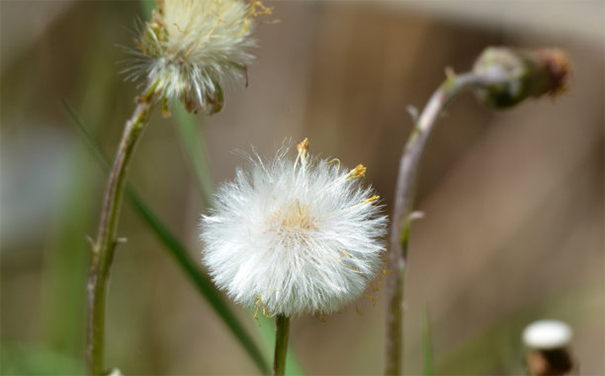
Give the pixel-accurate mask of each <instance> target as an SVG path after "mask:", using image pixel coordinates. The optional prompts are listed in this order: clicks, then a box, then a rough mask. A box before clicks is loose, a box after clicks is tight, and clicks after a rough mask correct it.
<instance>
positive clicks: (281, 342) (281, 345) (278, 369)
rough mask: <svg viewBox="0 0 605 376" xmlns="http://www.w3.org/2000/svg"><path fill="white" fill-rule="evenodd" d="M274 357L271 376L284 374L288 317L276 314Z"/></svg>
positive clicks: (288, 327) (282, 375) (288, 326)
mask: <svg viewBox="0 0 605 376" xmlns="http://www.w3.org/2000/svg"><path fill="white" fill-rule="evenodd" d="M275 326H276V329H275V357H274V360H273V376H284V375H285V374H286V356H287V353H288V336H289V332H290V318H289V317H288V316H284V315H278V316H277V317H276V318H275Z"/></svg>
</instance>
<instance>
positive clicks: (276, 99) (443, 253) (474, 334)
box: [0, 1, 605, 375]
mask: <svg viewBox="0 0 605 376" xmlns="http://www.w3.org/2000/svg"><path fill="white" fill-rule="evenodd" d="M428 3H429V4H428V5H426V6H425V7H423V5H422V4H419V3H416V4H415V5H413V6H411V5H410V6H408V5H406V4H404V3H399V2H388V3H375V2H369V1H368V2H348V1H347V2H336V1H334V2H318V1H317V2H316V1H313V2H311V1H309V2H307V1H292V2H275V3H273V4H271V5H274V6H275V12H274V15H273V16H272V17H273V18H274V19H278V20H280V21H281V23H278V24H262V25H260V26H259V27H258V28H257V33H256V35H257V37H258V41H259V48H258V49H257V50H256V51H255V54H256V56H257V60H256V63H255V64H254V65H253V66H251V67H250V69H249V72H250V78H249V81H250V86H249V87H248V88H246V89H245V90H238V91H234V92H231V93H228V95H227V102H226V106H225V109H224V110H223V112H222V113H220V114H218V115H216V116H214V117H211V118H202V117H198V118H197V119H198V121H199V127H200V135H201V134H202V133H203V134H204V136H205V137H206V143H207V145H208V154H209V157H210V160H211V170H212V171H213V175H214V181H215V183H219V182H221V181H224V180H225V179H229V178H231V177H232V176H233V174H234V168H235V166H236V165H240V164H242V163H243V162H244V161H243V160H242V159H241V157H239V156H237V155H236V154H234V153H232V151H233V150H234V149H242V150H249V149H250V145H254V146H255V148H256V149H257V151H258V152H259V153H260V154H264V155H268V156H270V155H272V154H273V153H274V152H275V150H276V149H277V147H279V146H280V145H281V143H282V142H283V140H284V139H285V138H286V137H292V138H293V139H294V140H298V139H301V138H303V137H308V138H309V139H310V140H311V149H312V151H313V152H314V153H321V154H322V155H324V156H328V155H330V156H337V157H339V158H340V160H341V161H342V163H343V164H344V165H347V166H354V165H356V164H357V163H359V162H363V163H364V164H365V165H366V166H368V181H370V182H372V184H374V185H375V187H376V188H377V190H378V191H379V192H380V194H381V196H382V197H383V198H384V199H385V201H386V203H387V205H389V204H390V203H391V202H392V194H393V188H394V182H395V174H396V171H397V163H398V158H399V155H400V152H401V149H402V146H403V144H404V142H405V139H406V136H407V134H408V133H409V132H410V129H411V126H412V121H411V119H410V116H409V115H408V113H407V111H406V106H407V105H414V106H416V107H418V108H419V109H420V108H421V107H422V105H423V104H424V103H425V102H426V100H427V99H428V97H429V96H430V94H431V92H432V91H433V90H434V89H435V88H436V87H437V85H438V84H439V83H440V82H441V81H442V80H443V78H444V73H443V72H444V68H445V67H447V66H451V67H452V68H454V69H455V70H456V71H464V70H466V69H469V68H470V67H471V66H472V63H473V60H474V58H475V57H476V56H477V55H478V54H479V52H480V51H481V50H482V49H483V48H485V47H486V46H489V45H508V46H514V47H524V48H525V47H527V48H531V47H541V46H552V47H559V48H563V49H565V50H566V51H567V52H568V54H569V56H570V58H571V60H572V61H573V66H574V67H573V75H572V77H571V81H570V85H569V86H570V89H569V91H568V92H567V93H565V94H564V95H562V96H560V97H558V98H547V99H542V100H539V101H538V100H536V101H528V102H526V103H523V104H522V105H520V106H518V107H517V108H514V109H512V110H509V111H506V112H494V111H491V110H488V109H485V108H483V107H482V106H481V105H480V104H479V103H477V102H476V101H475V100H474V98H473V97H472V95H464V96H463V97H460V98H458V99H457V100H455V102H454V103H453V105H452V106H451V108H450V109H449V110H448V113H447V116H446V117H444V119H442V121H441V123H440V124H439V125H438V126H437V128H436V132H435V133H434V135H433V136H432V139H431V140H430V142H429V145H428V149H427V151H426V153H425V156H424V160H423V162H422V164H421V170H420V171H421V172H420V179H419V182H418V184H417V208H418V210H421V211H423V212H424V213H425V218H424V219H422V220H419V221H418V222H415V224H414V226H413V229H412V237H411V245H410V259H409V274H408V280H407V286H406V291H407V296H408V299H407V317H406V332H405V337H406V346H407V352H406V370H407V372H408V373H410V374H419V373H421V371H422V355H421V354H422V353H421V347H420V342H421V334H420V328H421V323H422V319H423V312H424V310H425V308H426V307H428V308H429V309H430V312H431V317H432V322H433V326H432V332H433V341H434V347H435V357H436V364H437V371H438V372H439V373H440V374H457V375H461V374H486V373H490V374H515V373H517V374H518V373H520V372H521V370H522V368H521V355H522V349H521V347H520V341H519V335H520V332H521V329H522V327H523V326H524V325H525V324H527V323H529V322H530V321H532V320H534V319H538V318H558V319H563V320H566V321H568V322H569V323H570V324H571V325H572V327H574V329H575V338H574V349H575V352H576V355H577V358H578V362H579V364H580V372H581V374H586V375H597V374H604V373H605V366H604V365H603V354H604V353H605V339H604V331H605V321H604V316H605V304H604V303H605V301H604V300H605V285H604V283H605V280H604V266H605V264H604V261H605V260H604V243H603V241H604V237H603V235H604V234H603V231H604V220H603V215H604V211H603V208H604V207H603V205H604V201H603V192H604V158H603V151H604V143H603V129H604V128H603V125H604V124H603V119H604V110H603V104H604V101H605V91H604V87H603V82H604V78H605V77H604V47H603V46H604V43H603V42H604V40H603V34H604V24H603V17H604V16H603V14H604V10H605V5H604V4H603V3H602V2H600V1H593V2H590V1H586V2H578V3H577V4H575V5H571V2H554V1H540V2H505V1H494V2H487V3H490V5H486V4H483V5H480V6H479V5H477V4H479V2H457V3H459V6H458V8H459V9H458V10H457V11H455V12H454V13H451V12H450V10H451V8H452V7H451V6H450V5H451V4H450V5H447V6H446V5H445V3H454V2H453V1H452V2H437V1H434V2H428ZM439 3H443V4H444V5H443V9H440V7H439ZM565 4H567V5H565ZM0 6H1V32H2V33H1V47H2V54H1V55H2V60H1V73H0V74H1V76H0V77H1V80H2V82H1V91H0V95H1V99H2V103H1V113H0V114H1V126H2V130H1V144H0V145H1V149H0V150H1V192H2V196H1V198H2V201H1V205H2V206H1V214H0V216H1V230H2V232H1V236H2V238H1V257H2V258H1V273H2V275H1V293H2V294H1V322H0V324H1V325H0V330H1V341H2V342H1V343H2V350H3V354H2V362H3V363H4V368H3V369H2V372H3V373H6V374H10V373H19V372H24V371H20V370H19V369H17V368H13V369H10V368H7V367H8V366H7V364H11V365H12V364H16V363H18V360H17V359H16V358H15V357H14V356H16V355H14V354H28V353H35V352H40V351H42V352H45V351H48V352H49V354H52V357H53V359H55V358H60V359H62V361H63V360H65V362H66V363H69V362H70V360H69V359H79V360H78V361H76V362H75V363H74V362H72V363H73V364H72V363H70V364H72V365H71V366H73V367H76V369H78V368H77V367H79V366H80V365H81V361H82V359H83V353H84V348H83V343H84V319H85V314H86V312H85V305H84V299H85V291H86V290H85V280H86V272H87V267H88V254H87V252H88V246H87V243H86V241H85V237H86V235H94V233H95V229H96V225H97V222H96V221H97V220H98V215H97V213H98V209H99V207H100V204H101V200H102V195H103V189H104V186H105V176H104V175H103V173H102V171H101V169H100V168H99V167H98V165H97V163H96V162H95V161H94V159H93V158H92V156H91V155H90V153H89V151H88V150H87V149H86V148H85V147H84V145H83V143H82V142H81V139H80V138H79V136H78V135H77V132H76V130H75V128H74V126H73V124H72V120H71V119H70V117H69V115H68V114H67V112H66V111H65V109H64V108H63V106H62V105H61V102H60V99H62V98H63V99H66V100H67V101H68V102H69V103H70V104H71V105H72V106H73V107H74V108H75V109H76V111H77V112H78V113H79V114H80V116H81V117H82V119H83V120H84V122H85V123H86V124H87V125H88V126H89V127H90V128H91V129H92V130H93V132H94V134H95V135H96V136H97V137H98V138H99V139H100V140H101V142H102V145H103V147H104V150H105V151H106V152H107V153H108V154H113V152H114V149H115V146H116V144H117V141H118V137H119V134H120V132H121V129H122V126H123V123H124V121H125V119H126V118H127V117H128V116H129V114H130V111H132V109H133V98H134V96H135V95H136V93H137V89H136V84H133V83H130V82H122V80H123V77H122V76H120V74H119V71H120V70H121V69H123V68H124V67H125V66H127V63H123V62H122V63H116V62H119V61H121V60H124V59H126V58H127V57H128V56H127V54H126V53H125V52H124V51H123V50H122V49H120V48H118V47H116V45H124V46H131V45H132V44H131V40H132V32H133V30H134V25H135V19H136V18H137V17H138V18H140V19H142V18H143V17H144V16H143V15H142V8H141V6H140V3H138V2H133V1H128V2H109V1H102V2H101V1H99V2H70V1H56V2H55V1H44V2H33V1H20V2H12V1H11V2H9V1H3V2H1V3H0ZM476 7H477V8H481V9H484V10H485V13H481V14H480V15H479V17H480V18H479V19H478V18H477V16H476V13H477V12H476V10H477V9H474V8H476ZM446 8H447V11H446ZM553 9H554V10H553ZM466 10H468V12H467V11H466ZM599 12H600V13H599ZM466 13H468V14H466ZM515 14H517V15H519V16H518V17H517V18H515ZM595 14H600V16H598V17H597V16H595ZM586 15H592V18H586V17H585V16H586ZM557 17H559V18H560V19H561V20H563V19H565V21H564V22H563V21H561V25H560V27H558V25H559V24H558V23H557V22H559V21H558V19H557ZM595 17H596V22H595V21H594V20H595ZM589 21H590V22H589ZM570 25H571V26H570ZM173 123H174V119H168V120H165V119H162V117H161V116H160V114H159V112H158V113H156V114H154V116H153V117H152V120H151V124H150V126H149V127H148V129H147V131H146V134H145V135H144V138H143V141H142V142H141V145H140V147H139V149H138V150H137V153H136V155H135V158H134V159H135V160H134V163H133V166H132V168H131V174H130V180H131V181H132V182H133V184H134V185H135V186H136V187H137V188H138V189H139V191H140V192H141V194H142V195H143V197H144V198H145V199H146V200H147V202H148V203H149V204H150V205H151V206H152V207H153V209H154V210H156V212H157V213H158V214H159V215H160V216H161V217H162V219H163V220H164V221H165V222H166V223H168V224H169V226H170V228H171V229H172V230H173V231H175V232H176V233H177V234H178V235H179V237H180V238H181V239H182V240H183V241H184V242H185V243H186V244H187V245H188V248H189V250H190V251H191V252H192V253H194V257H195V258H197V259H199V256H198V255H199V252H200V244H199V242H198V240H197V227H198V218H199V215H200V213H201V212H202V211H203V207H202V204H201V201H200V199H199V197H198V196H197V193H196V190H195V186H194V183H193V178H192V176H191V171H190V170H189V168H188V163H187V161H186V156H185V153H184V149H183V148H182V145H181V142H180V140H179V138H178V137H177V132H176V130H175V127H174V124H173ZM387 210H389V208H387ZM389 211H390V210H389ZM120 234H121V235H122V236H125V237H127V238H128V243H126V244H124V245H122V246H121V247H120V248H119V249H118V253H117V256H116V260H115V265H114V269H113V273H112V281H111V290H110V296H109V300H108V305H109V306H108V311H109V313H108V325H107V329H108V338H107V341H108V346H107V363H108V364H109V365H112V366H117V367H119V368H120V369H122V370H123V371H124V372H125V374H250V373H255V372H256V370H255V369H254V368H253V365H252V362H251V361H250V360H249V359H247V358H246V356H245V353H244V352H243V351H242V350H241V348H240V347H239V346H238V344H237V342H236V341H235V340H234V338H232V337H231V334H230V333H228V332H227V331H226V330H225V327H224V326H223V324H222V322H221V321H220V320H218V319H217V317H216V316H215V314H214V312H213V311H211V310H210V308H209V307H208V305H207V304H206V303H205V302H204V301H203V300H202V299H201V298H200V296H199V295H198V294H197V293H196V291H195V290H194V289H193V288H192V286H191V285H190V283H189V281H188V280H186V279H185V278H184V277H183V276H182V275H181V273H180V272H179V270H178V269H177V267H176V266H175V264H174V263H173V262H172V259H170V258H169V257H168V256H167V255H166V253H165V251H164V250H163V249H162V246H161V245H160V243H159V242H158V241H157V240H156V238H155V237H154V235H152V234H151V233H150V231H149V230H148V229H147V228H146V227H145V225H144V224H143V223H142V222H141V221H140V219H139V218H138V217H137V216H136V215H135V213H134V212H133V211H132V209H131V208H130V207H129V205H128V204H127V205H126V206H125V210H124V211H123V213H122V219H121V225H120ZM382 293H383V291H382V289H381V290H379V292H378V293H377V294H375V295H376V304H375V305H373V304H372V302H371V301H370V300H369V299H365V298H362V299H361V300H360V301H359V303H358V304H357V305H358V307H359V309H360V311H361V312H362V313H363V315H362V316H359V315H358V314H357V313H356V309H355V305H352V306H351V307H348V308H347V309H346V310H344V311H343V312H342V314H337V315H333V316H331V317H329V318H328V320H327V323H325V324H324V323H322V322H321V321H320V320H318V319H316V318H300V319H296V320H295V321H293V324H292V333H291V341H292V342H291V345H292V347H293V349H294V350H295V351H296V354H297V355H298V358H299V360H300V361H301V363H302V364H303V367H304V368H305V370H306V371H307V373H308V374H334V375H336V374H379V373H381V372H382V362H383V360H382V356H383V355H382V354H383V349H382V346H383V345H382V341H383V337H384V329H383V325H384V324H383V321H384V320H383V316H384V314H383V309H384V308H383V306H384V304H385V302H384V299H383V296H382ZM234 309H236V310H237V312H239V314H240V317H241V318H242V320H243V321H244V322H245V323H246V324H247V326H248V328H249V329H250V330H251V331H253V330H255V324H254V322H253V321H252V315H251V314H250V313H249V312H247V311H245V310H243V309H241V308H240V307H235V306H234ZM259 343H260V341H259ZM16 348H18V349H20V350H18V351H17V350H15V349H16ZM20 356H21V355H20ZM48 356H51V355H48ZM7 357H13V358H12V359H8V358H7ZM64 358H65V359H64ZM23 359H26V358H23ZM43 359H46V358H43ZM55 360H56V359H55ZM23 361H27V360H23ZM66 367H67V366H66ZM62 369H65V368H62ZM82 371H83V368H82ZM48 372H49V373H51V372H52V371H50V370H49V371H48ZM74 372H79V371H74ZM59 373H60V372H59Z"/></svg>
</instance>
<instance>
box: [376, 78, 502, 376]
mask: <svg viewBox="0 0 605 376" xmlns="http://www.w3.org/2000/svg"><path fill="white" fill-rule="evenodd" d="M508 80H509V77H507V76H506V75H504V74H502V73H501V72H490V73H485V74H482V75H479V74H475V73H464V74H460V75H454V74H453V73H451V74H450V75H449V76H448V78H447V79H446V80H445V82H443V83H442V84H441V86H439V88H438V89H437V91H435V93H434V94H433V96H432V97H431V99H430V100H429V102H428V103H427V104H426V106H425V107H424V109H423V110H422V114H421V115H420V117H419V118H418V120H417V121H416V124H415V127H414V129H413V130H412V133H411V134H410V137H409V139H408V141H407V143H406V145H405V148H404V149H403V153H402V155H401V159H400V162H399V175H398V177H397V186H396V189H395V204H394V210H393V216H392V220H391V233H390V237H389V252H388V258H389V264H390V267H391V268H392V271H393V272H392V273H391V275H389V278H388V279H387V288H386V291H387V292H386V294H387V312H386V333H387V335H386V346H385V347H386V348H385V352H386V362H385V375H401V374H402V371H403V360H402V358H403V304H404V299H405V294H404V281H405V269H406V268H405V265H406V259H407V248H408V238H409V231H410V213H411V212H412V208H413V202H414V192H413V189H412V188H413V184H414V181H415V179H416V174H417V171H418V164H419V162H420V157H421V156H422V153H423V151H424V148H425V146H426V142H427V140H428V138H429V135H430V134H431V131H432V130H433V127H434V125H435V123H436V121H437V119H438V118H439V115H440V114H441V113H442V111H443V110H444V109H445V107H446V106H447V105H448V103H449V102H450V101H451V100H452V99H453V98H454V97H455V96H456V95H458V94H460V93H462V92H465V91H467V90H469V89H475V88H480V87H488V86H490V85H494V84H501V83H506V82H507V81H508Z"/></svg>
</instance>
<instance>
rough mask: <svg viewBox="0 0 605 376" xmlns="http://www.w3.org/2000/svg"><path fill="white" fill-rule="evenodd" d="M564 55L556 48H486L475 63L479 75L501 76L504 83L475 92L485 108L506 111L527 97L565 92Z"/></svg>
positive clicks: (566, 62)
mask: <svg viewBox="0 0 605 376" xmlns="http://www.w3.org/2000/svg"><path fill="white" fill-rule="evenodd" d="M569 69H570V68H569V60H568V58H567V55H566V54H565V53H564V52H563V51H561V50H558V49H546V48H545V49H538V50H515V49H511V48H505V47H489V48H487V49H485V50H484V51H483V53H482V54H481V56H479V58H478V59H477V61H476V62H475V65H474V67H473V72H474V73H475V74H479V75H490V74H492V75H504V76H505V77H506V78H507V80H506V82H505V83H499V84H491V85H488V86H486V87H482V88H481V89H477V91H476V92H477V96H478V97H479V99H480V100H481V101H482V102H483V103H484V104H485V105H486V106H489V107H494V108H508V107H512V106H514V105H516V104H518V103H520V102H521V101H523V100H525V99H527V98H530V97H540V96H543V95H545V94H546V95H551V96H554V95H557V94H559V93H561V92H562V91H564V90H565V85H566V81H567V78H568V75H569Z"/></svg>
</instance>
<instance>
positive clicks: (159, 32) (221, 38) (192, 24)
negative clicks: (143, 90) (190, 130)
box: [133, 0, 271, 114]
mask: <svg viewBox="0 0 605 376" xmlns="http://www.w3.org/2000/svg"><path fill="white" fill-rule="evenodd" d="M270 12H271V9H269V8H266V7H264V6H263V5H262V3H261V2H260V1H252V2H248V1H246V0H158V8H157V9H156V10H154V13H153V15H152V17H151V20H150V21H148V22H147V23H146V24H145V26H144V29H143V32H142V34H141V36H140V37H139V39H138V41H137V45H138V48H139V50H140V53H139V54H138V55H139V56H140V57H141V58H142V59H141V60H140V63H139V64H138V65H137V66H135V67H133V69H134V71H135V72H136V73H135V76H136V75H142V74H145V75H146V76H147V79H148V82H149V85H150V86H154V89H155V90H156V91H158V92H159V93H160V95H161V97H162V98H163V100H164V102H166V101H167V100H168V99H171V98H178V99H179V100H181V102H183V104H184V105H185V107H186V108H187V110H188V111H190V112H192V111H197V110H198V109H201V110H203V111H204V112H205V113H208V114H213V113H216V112H219V111H220V110H221V108H222V107H223V101H224V99H223V90H222V87H221V86H222V85H226V84H227V85H229V84H232V83H241V82H242V81H246V78H247V64H249V63H250V62H251V61H252V59H253V56H252V55H250V54H249V53H248V52H247V49H248V48H250V47H252V46H254V44H255V42H254V40H253V39H251V37H250V34H251V33H252V29H253V26H254V18H255V17H256V16H257V15H259V14H269V13H270Z"/></svg>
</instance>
